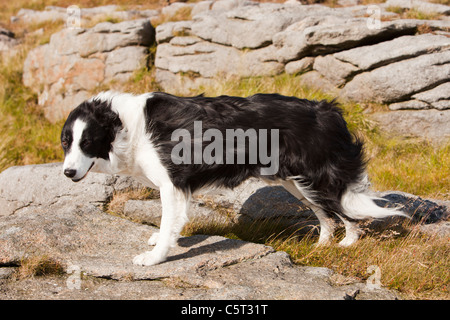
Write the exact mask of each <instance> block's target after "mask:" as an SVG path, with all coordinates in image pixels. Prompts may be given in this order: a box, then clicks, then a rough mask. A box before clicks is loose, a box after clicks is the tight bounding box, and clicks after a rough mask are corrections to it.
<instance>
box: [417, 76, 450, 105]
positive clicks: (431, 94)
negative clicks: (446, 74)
mask: <svg viewBox="0 0 450 320" xmlns="http://www.w3.org/2000/svg"><path fill="white" fill-rule="evenodd" d="M412 98H414V99H416V100H419V101H424V102H426V103H428V104H430V105H431V106H432V107H435V108H436V109H440V110H444V109H450V82H446V83H443V84H441V85H439V86H437V87H435V88H433V89H431V90H428V91H423V92H420V93H417V94H415V95H413V96H412Z"/></svg>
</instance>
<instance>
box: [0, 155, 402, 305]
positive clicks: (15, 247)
mask: <svg viewBox="0 0 450 320" xmlns="http://www.w3.org/2000/svg"><path fill="white" fill-rule="evenodd" d="M58 172H59V174H58ZM125 180H126V179H125ZM42 181H44V183H42ZM101 181H103V182H101ZM121 181H122V182H118V181H117V180H116V178H113V177H109V176H105V175H100V174H94V173H90V174H89V176H88V177H86V179H84V180H83V181H81V182H79V183H73V182H71V181H70V180H69V179H66V178H64V177H62V174H61V164H49V165H34V166H25V167H13V168H11V169H8V170H6V171H4V172H2V173H1V174H0V190H1V193H0V197H1V198H2V199H5V201H8V202H15V203H19V202H20V203H27V204H28V206H26V207H22V208H17V209H16V210H15V211H14V212H10V213H9V214H8V215H4V214H3V215H2V216H0V267H2V268H0V270H5V269H4V268H3V267H4V266H16V267H17V266H20V265H21V264H22V263H23V261H26V260H27V259H28V258H30V259H31V258H34V259H39V258H41V259H42V258H45V259H47V260H52V261H56V262H57V263H59V264H60V265H61V266H62V267H63V270H64V272H67V273H68V276H64V275H62V276H61V275H58V276H57V277H55V276H51V275H50V276H44V277H35V278H32V279H30V280H29V281H28V280H22V281H13V282H12V281H11V280H9V279H8V277H10V276H11V274H12V272H14V270H6V271H5V272H0V274H2V276H1V277H2V278H3V279H0V281H2V282H1V284H2V290H1V292H0V297H1V298H2V299H4V298H7V299H11V298H18V297H21V298H25V299H30V298H37V297H40V298H43V297H45V298H49V299H58V298H67V297H71V298H78V299H79V298H88V297H91V298H101V297H102V298H112V297H115V298H125V297H127V298H130V297H131V296H133V294H132V295H131V296H130V290H131V292H139V295H136V296H135V297H136V298H140V299H142V298H143V297H144V295H145V297H147V298H153V299H156V298H167V299H174V298H177V297H179V296H180V294H182V295H183V298H185V299H187V298H188V299H205V298H208V299H220V298H222V299H232V298H234V299H236V298H241V299H282V298H289V299H349V298H352V299H354V298H356V299H357V298H358V294H357V292H361V293H364V294H361V297H363V298H364V297H366V298H367V297H368V298H380V297H382V298H384V299H395V298H396V297H397V295H396V294H395V292H393V291H389V290H386V289H381V290H380V292H381V296H380V293H377V294H376V295H374V294H371V293H370V291H367V288H366V286H365V285H364V284H363V283H355V284H352V285H345V286H335V285H331V284H330V282H331V280H330V277H331V276H332V275H333V272H332V271H331V270H329V269H326V268H314V267H299V266H295V265H294V264H292V262H291V261H290V259H289V257H288V255H287V254H286V253H284V252H275V251H274V250H273V248H271V247H268V246H265V245H261V244H255V243H249V242H245V241H241V240H234V239H226V238H223V237H218V236H206V235H196V236H191V237H182V238H180V239H179V241H178V245H177V246H175V247H174V248H173V249H172V251H171V254H170V256H169V258H168V260H167V261H166V262H164V263H162V264H159V265H156V266H152V267H141V266H135V265H133V264H132V263H131V260H132V258H133V256H135V255H136V254H138V253H141V252H143V251H145V250H148V245H147V244H146V240H147V239H148V237H149V236H150V235H151V234H152V233H153V232H155V231H156V230H157V229H155V228H153V227H150V226H145V225H141V224H138V223H134V222H131V221H128V220H125V219H121V218H119V217H115V216H111V215H108V214H107V213H105V212H103V211H102V210H101V207H102V206H98V203H99V201H103V200H104V199H105V198H106V197H107V196H108V195H107V194H109V193H110V192H111V189H113V188H114V186H121V187H125V185H124V183H123V182H124V179H121ZM55 184H58V187H55ZM68 186H72V187H73V188H68ZM82 189H83V190H82ZM45 195H47V197H45ZM2 207H3V206H2ZM82 275H83V276H82ZM4 278H6V279H4ZM94 278H95V279H96V281H92V279H94ZM42 279H45V281H44V282H42ZM102 279H103V280H102ZM104 279H115V280H121V281H120V282H117V281H113V282H110V281H108V280H104ZM262 279H264V281H262ZM61 280H62V281H61ZM139 280H159V281H139ZM77 281H78V283H77ZM48 283H52V285H50V286H49V285H48ZM119 284H120V285H119ZM24 285H26V286H27V287H28V290H22V286H24ZM77 285H78V287H76V286H77ZM82 288H83V289H82ZM81 289H82V290H81ZM136 290H137V291H136ZM365 292H366V293H367V294H368V296H365Z"/></svg>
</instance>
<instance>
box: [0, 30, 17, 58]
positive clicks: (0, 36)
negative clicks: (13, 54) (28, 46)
mask: <svg viewBox="0 0 450 320" xmlns="http://www.w3.org/2000/svg"><path fill="white" fill-rule="evenodd" d="M17 44H18V41H17V40H16V39H15V36H14V33H13V32H12V31H10V30H8V29H5V28H2V27H0V53H3V52H5V51H9V50H10V49H11V48H13V47H14V46H16V45H17Z"/></svg>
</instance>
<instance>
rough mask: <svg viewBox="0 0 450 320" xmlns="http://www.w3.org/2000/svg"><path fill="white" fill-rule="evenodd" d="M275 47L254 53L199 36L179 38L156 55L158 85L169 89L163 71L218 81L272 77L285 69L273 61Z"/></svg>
mask: <svg viewBox="0 0 450 320" xmlns="http://www.w3.org/2000/svg"><path fill="white" fill-rule="evenodd" d="M273 52H274V48H273V47H272V46H269V47H265V48H262V49H259V50H253V51H250V52H242V51H240V50H238V49H236V48H234V47H229V46H223V45H220V44H216V43H211V42H206V41H202V40H201V39H200V38H196V37H175V38H172V39H171V40H170V43H162V44H160V45H159V46H158V50H157V52H156V59H155V66H156V67H157V68H158V69H157V78H158V79H160V80H159V81H158V82H160V84H161V85H162V87H163V88H164V89H165V90H170V87H173V84H171V83H170V81H169V84H168V85H169V87H167V86H165V82H164V81H161V76H160V75H158V73H160V70H167V71H170V73H172V74H180V73H185V74H186V73H187V74H193V75H194V77H202V78H214V77H216V76H218V75H221V74H223V75H227V76H240V77H251V76H264V75H267V76H271V75H276V74H279V73H281V72H282V71H283V70H284V66H283V65H282V64H280V63H279V62H278V61H274V60H275V58H273Z"/></svg>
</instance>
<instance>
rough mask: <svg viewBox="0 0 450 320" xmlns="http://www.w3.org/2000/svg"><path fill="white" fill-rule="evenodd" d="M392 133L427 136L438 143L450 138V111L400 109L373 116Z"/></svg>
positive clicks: (426, 137)
mask: <svg viewBox="0 0 450 320" xmlns="http://www.w3.org/2000/svg"><path fill="white" fill-rule="evenodd" d="M371 117H372V118H373V119H374V120H376V121H377V122H379V124H380V126H381V127H382V128H383V129H385V130H387V131H388V132H391V134H397V135H403V136H413V137H420V138H425V139H427V140H430V141H433V142H434V143H436V144H439V143H446V142H447V141H448V140H449V138H450V126H449V125H448V124H449V123H450V112H448V111H442V110H411V111H405V110H399V111H390V112H381V113H375V114H373V115H372V116H371Z"/></svg>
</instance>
